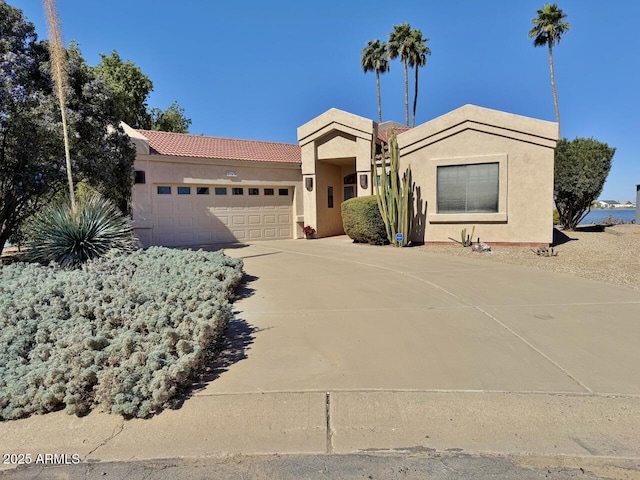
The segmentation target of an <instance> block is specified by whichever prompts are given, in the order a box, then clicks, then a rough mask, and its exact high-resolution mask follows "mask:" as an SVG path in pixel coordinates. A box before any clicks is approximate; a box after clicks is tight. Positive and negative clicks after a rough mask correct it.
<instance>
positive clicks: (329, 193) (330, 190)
mask: <svg viewBox="0 0 640 480" xmlns="http://www.w3.org/2000/svg"><path fill="white" fill-rule="evenodd" d="M327 206H328V207H329V208H333V187H329V188H328V190H327Z"/></svg>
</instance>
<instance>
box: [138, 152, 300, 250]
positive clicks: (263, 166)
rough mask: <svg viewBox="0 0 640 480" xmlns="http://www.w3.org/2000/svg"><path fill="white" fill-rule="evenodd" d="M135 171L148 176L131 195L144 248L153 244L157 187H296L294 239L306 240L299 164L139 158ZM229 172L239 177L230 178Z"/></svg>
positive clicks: (144, 156) (180, 158) (139, 155)
mask: <svg viewBox="0 0 640 480" xmlns="http://www.w3.org/2000/svg"><path fill="white" fill-rule="evenodd" d="M134 168H135V169H136V170H143V171H145V176H146V183H145V184H136V185H134V187H133V194H132V217H133V223H134V228H135V231H136V234H137V235H138V237H139V238H140V241H141V242H142V243H143V245H149V244H150V243H151V228H152V226H153V221H152V216H153V212H154V205H153V198H154V196H153V189H154V188H155V186H156V185H158V184H182V183H188V184H190V185H195V186H197V185H198V184H201V185H212V184H215V185H220V186H225V185H227V186H229V187H249V186H255V187H260V186H275V187H293V188H292V192H293V223H294V225H292V231H293V232H294V237H295V238H301V237H303V235H302V227H301V223H302V219H301V218H300V221H299V222H298V216H300V217H301V216H302V212H303V196H302V194H301V192H302V175H301V173H300V165H299V164H290V163H276V162H248V161H237V160H233V161H230V160H215V159H202V158H183V157H169V156H160V155H148V154H147V155H145V154H138V155H137V157H136V162H135V165H134ZM230 172H233V173H235V174H236V176H234V177H229V176H227V173H230Z"/></svg>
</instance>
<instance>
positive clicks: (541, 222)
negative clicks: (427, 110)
mask: <svg viewBox="0 0 640 480" xmlns="http://www.w3.org/2000/svg"><path fill="white" fill-rule="evenodd" d="M465 110H466V111H465ZM448 115H449V118H446V117H447V116H443V117H440V118H438V119H435V120H434V121H432V122H429V123H430V124H431V125H429V124H425V128H421V127H417V128H416V129H413V130H411V131H408V132H405V133H402V134H401V135H399V136H398V144H399V146H400V154H401V157H400V168H401V171H404V169H405V168H406V167H407V165H409V164H410V165H411V170H412V173H413V179H414V181H415V183H416V185H417V186H418V187H419V188H420V198H419V201H420V204H419V205H417V208H416V212H417V213H418V218H417V219H416V220H417V221H416V222H415V223H416V228H414V232H413V233H412V240H414V241H420V242H422V241H426V242H450V241H451V240H450V239H449V237H451V238H455V239H459V238H460V232H461V230H462V229H463V228H465V227H466V228H467V230H468V231H470V230H471V228H472V227H473V226H474V225H475V235H474V239H476V238H477V237H480V240H481V241H483V242H488V243H531V244H549V243H551V242H552V239H553V220H552V210H553V168H554V148H555V136H557V126H556V124H555V123H551V122H543V121H540V120H535V119H530V118H526V117H520V116H517V115H511V114H507V113H504V112H496V111H493V110H487V109H479V108H478V107H473V108H471V109H465V107H463V108H462V109H459V111H455V112H453V115H451V114H448ZM489 162H491V163H492V162H497V163H498V164H499V172H500V173H499V177H500V180H499V207H498V212H497V213H488V214H487V213H482V214H480V213H475V214H472V213H467V214H448V215H442V214H440V215H438V214H437V209H436V183H437V182H436V169H437V166H439V165H461V164H469V163H489ZM425 211H426V219H425V218H424V212H425ZM420 213H422V214H423V215H422V216H420ZM425 220H426V221H425Z"/></svg>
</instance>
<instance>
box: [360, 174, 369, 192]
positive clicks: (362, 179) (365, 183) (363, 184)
mask: <svg viewBox="0 0 640 480" xmlns="http://www.w3.org/2000/svg"><path fill="white" fill-rule="evenodd" d="M368 186H369V181H368V178H367V176H366V175H360V187H362V188H363V189H365V190H366V189H367V187H368Z"/></svg>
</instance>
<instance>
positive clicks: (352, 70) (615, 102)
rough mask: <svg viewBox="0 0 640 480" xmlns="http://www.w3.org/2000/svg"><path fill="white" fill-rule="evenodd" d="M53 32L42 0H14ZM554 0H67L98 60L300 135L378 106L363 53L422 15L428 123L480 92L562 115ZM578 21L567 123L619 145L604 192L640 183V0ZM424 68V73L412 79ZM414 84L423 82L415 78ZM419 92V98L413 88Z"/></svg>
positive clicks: (385, 95)
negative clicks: (536, 32) (546, 20)
mask: <svg viewBox="0 0 640 480" xmlns="http://www.w3.org/2000/svg"><path fill="white" fill-rule="evenodd" d="M8 3H9V4H11V5H13V6H15V7H18V8H20V9H22V10H23V11H24V13H25V15H26V17H27V19H28V20H29V21H31V22H33V23H35V25H36V28H37V31H38V34H39V36H40V37H41V38H46V36H47V33H46V27H45V23H44V20H43V14H42V6H41V2H40V0H8ZM544 3H545V2H544V0H535V1H534V0H517V1H514V0H485V1H478V0H447V1H443V0H419V1H414V0H405V1H403V2H395V3H391V2H389V1H388V0H366V1H364V0H363V1H361V0H350V1H348V2H347V1H344V0H340V1H338V0H326V1H324V2H314V3H313V4H312V3H311V2H301V1H300V0H296V1H293V0H272V1H270V2H264V1H261V2H258V1H255V0H236V1H234V2H221V1H215V0H185V1H184V2H175V1H168V0H144V1H142V0H128V1H122V0H110V1H109V2H94V1H87V0H58V9H59V13H60V17H61V21H62V28H63V34H64V38H65V41H66V42H69V41H70V40H76V41H77V42H78V43H79V44H80V48H81V50H82V52H83V55H84V57H85V59H86V60H87V61H88V62H89V63H90V64H92V65H95V64H96V63H98V62H99V60H100V57H99V54H100V53H106V54H108V53H109V52H111V51H112V50H117V51H118V53H119V54H120V56H121V57H122V58H124V59H129V60H131V61H133V62H134V63H136V64H137V65H139V66H140V67H141V69H142V71H143V72H145V73H146V74H147V75H148V76H149V77H150V78H151V80H152V81H153V83H154V92H153V93H152V95H151V98H150V102H149V103H150V105H151V106H157V107H160V108H166V107H167V106H168V105H169V104H170V103H171V102H172V101H174V100H177V101H178V102H179V103H180V105H181V106H182V107H184V108H185V110H186V115H187V116H188V117H189V118H191V119H192V120H193V123H192V125H191V128H190V130H191V132H192V133H196V134H205V135H214V136H223V137H233V138H248V139H258V140H271V141H280V142H291V143H295V142H296V128H297V127H298V126H300V125H302V124H303V123H305V122H307V121H308V120H310V119H312V118H313V117H315V116H317V115H319V114H321V113H322V112H324V111H326V110H328V109H329V108H331V107H336V108H340V109H343V110H346V111H349V112H352V113H354V114H357V115H361V116H364V117H367V118H372V119H376V118H377V105H376V91H375V75H374V74H366V75H365V74H364V73H363V72H362V69H361V66H360V55H361V52H362V49H363V48H364V47H365V46H366V44H367V41H368V40H373V39H376V38H380V39H381V40H386V39H387V38H388V35H389V32H390V31H391V30H392V29H393V25H396V24H399V23H404V22H409V23H410V24H411V25H412V26H413V27H414V28H419V29H421V30H422V32H423V34H424V35H425V36H426V37H428V38H429V39H430V41H429V43H428V45H429V47H430V48H431V51H432V55H431V57H429V58H428V60H427V66H426V67H424V68H423V69H421V71H420V95H419V97H418V113H417V123H418V124H420V123H423V122H425V121H428V120H430V119H432V118H434V117H437V116H439V115H442V114H444V113H447V112H448V111H450V110H453V109H455V108H457V107H459V106H461V105H464V104H467V103H473V104H476V105H480V106H483V107H488V108H494V109H499V110H505V111H507V112H511V113H516V114H519V115H526V116H530V117H536V118H541V119H544V120H552V121H553V120H555V114H554V108H553V100H552V96H551V87H550V82H549V64H548V57H547V51H546V49H544V48H533V46H532V43H531V40H530V39H529V38H528V37H527V33H528V31H529V29H530V26H531V23H530V22H531V19H532V18H533V17H534V16H535V14H536V10H537V9H538V8H541V7H542V5H543V4H544ZM558 4H559V6H560V7H561V8H562V9H563V10H564V11H565V13H567V14H568V18H567V20H568V21H569V23H571V32H569V33H568V34H566V36H565V37H564V38H563V40H562V43H561V44H560V46H558V47H557V48H555V49H554V58H555V68H556V84H557V89H558V97H559V103H560V115H561V121H562V134H563V136H566V137H567V138H569V139H573V138H575V137H576V136H582V137H595V138H597V139H598V140H600V141H603V142H607V143H608V144H609V145H610V146H614V147H616V148H617V152H616V155H615V157H614V164H613V167H612V170H611V173H610V175H609V179H608V180H607V183H606V184H605V187H604V191H603V193H602V195H601V196H600V198H606V199H615V200H635V185H636V184H640V162H639V158H640V117H639V114H638V111H639V109H640V101H639V100H640V94H639V93H638V84H639V83H640V82H639V80H640V56H639V54H638V52H640V35H638V34H637V19H638V18H640V2H637V1H632V0H616V1H615V2H610V3H609V4H607V5H606V6H604V4H603V3H602V2H596V1H595V0H579V1H578V0H565V1H559V2H558ZM391 69H392V70H391V72H390V73H388V74H386V75H383V76H382V78H381V83H382V112H383V117H384V120H396V121H399V122H401V123H403V122H404V90H403V72H402V65H401V64H400V63H399V61H394V62H392V64H391ZM411 78H412V77H411ZM410 88H412V87H411V86H410ZM410 101H411V99H410Z"/></svg>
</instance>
